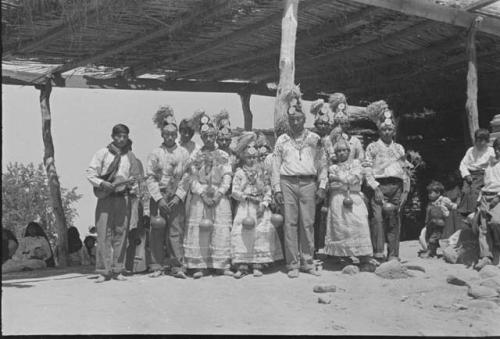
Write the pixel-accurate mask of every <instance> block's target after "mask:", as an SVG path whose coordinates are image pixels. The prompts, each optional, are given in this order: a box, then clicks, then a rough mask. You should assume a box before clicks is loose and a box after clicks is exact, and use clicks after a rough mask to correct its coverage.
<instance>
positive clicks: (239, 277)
mask: <svg viewBox="0 0 500 339" xmlns="http://www.w3.org/2000/svg"><path fill="white" fill-rule="evenodd" d="M245 275H247V274H246V273H245V272H243V271H236V273H234V274H233V278H234V279H241V278H243V277H244V276H245Z"/></svg>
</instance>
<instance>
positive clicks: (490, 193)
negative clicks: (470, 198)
mask: <svg viewBox="0 0 500 339" xmlns="http://www.w3.org/2000/svg"><path fill="white" fill-rule="evenodd" d="M481 193H482V194H483V195H487V196H492V195H498V192H486V191H482V192H481Z"/></svg>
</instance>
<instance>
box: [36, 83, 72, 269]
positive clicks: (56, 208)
mask: <svg viewBox="0 0 500 339" xmlns="http://www.w3.org/2000/svg"><path fill="white" fill-rule="evenodd" d="M35 88H36V89H38V90H40V109H41V112H42V138H43V145H44V155H43V164H44V165H45V171H46V172H47V178H48V186H49V192H50V200H51V203H52V210H53V213H54V216H55V222H56V228H57V236H58V242H59V243H58V246H59V247H58V252H57V256H58V257H57V259H58V263H59V266H60V267H66V266H67V256H68V230H67V227H66V217H65V215H64V209H63V205H62V198H61V185H60V184H59V177H58V176H57V171H56V165H55V161H54V143H53V142H52V133H51V129H50V126H51V113H50V103H49V99H50V93H51V92H52V84H51V82H50V79H47V81H46V83H44V84H40V85H35Z"/></svg>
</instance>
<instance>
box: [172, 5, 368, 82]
mask: <svg viewBox="0 0 500 339" xmlns="http://www.w3.org/2000/svg"><path fill="white" fill-rule="evenodd" d="M376 11H377V9H375V8H373V7H371V8H367V9H364V10H361V11H359V12H356V13H352V14H350V15H347V17H343V18H341V19H338V20H335V21H333V22H331V23H328V24H326V25H321V26H320V27H315V28H313V29H310V30H307V31H302V32H299V33H298V34H297V41H298V44H297V47H298V49H302V50H304V49H306V48H308V47H311V46H314V45H315V44H317V42H318V41H320V40H321V39H324V38H330V37H334V36H338V35H341V34H343V33H345V32H346V31H349V30H352V29H353V28H355V27H358V26H360V25H363V24H364V23H366V22H367V18H368V17H370V16H371V15H372V14H373V13H374V12H376ZM302 41H303V42H302ZM279 53H280V50H279V46H273V47H270V46H266V47H265V48H262V49H260V50H258V51H256V52H253V53H252V52H251V53H245V54H244V55H238V56H235V57H232V58H230V59H229V60H227V59H225V60H223V61H221V62H218V63H213V64H210V65H203V66H200V67H197V68H192V69H189V70H187V71H185V72H179V73H177V74H174V76H175V78H186V77H188V76H193V75H197V74H201V73H205V72H209V71H216V70H220V69H223V68H226V67H231V66H235V65H242V64H245V63H248V62H252V61H255V60H259V59H263V58H268V57H272V56H276V55H279Z"/></svg>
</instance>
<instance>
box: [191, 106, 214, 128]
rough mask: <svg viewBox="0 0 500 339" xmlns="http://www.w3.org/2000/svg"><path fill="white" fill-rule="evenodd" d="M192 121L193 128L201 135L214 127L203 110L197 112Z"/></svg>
mask: <svg viewBox="0 0 500 339" xmlns="http://www.w3.org/2000/svg"><path fill="white" fill-rule="evenodd" d="M191 121H192V124H193V128H194V129H195V130H196V131H198V132H199V133H202V132H206V131H208V130H210V128H213V127H214V125H213V123H212V121H211V120H210V117H209V116H208V114H207V113H205V111H204V110H203V109H198V110H196V111H195V112H194V114H193V117H192V118H191Z"/></svg>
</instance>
